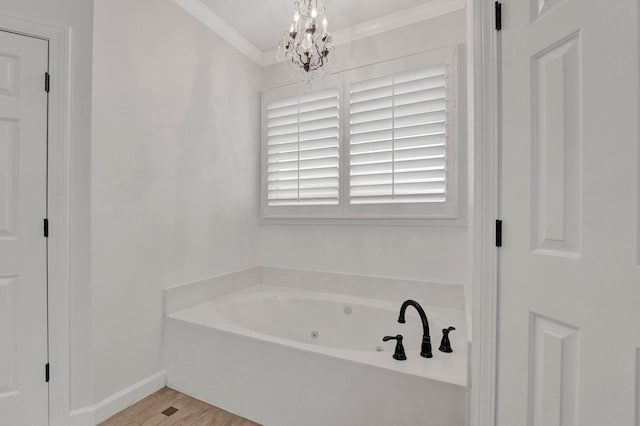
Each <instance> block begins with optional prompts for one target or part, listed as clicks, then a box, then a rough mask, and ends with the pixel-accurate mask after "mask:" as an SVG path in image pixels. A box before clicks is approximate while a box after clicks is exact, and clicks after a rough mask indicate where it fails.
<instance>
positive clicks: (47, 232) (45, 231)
mask: <svg viewBox="0 0 640 426" xmlns="http://www.w3.org/2000/svg"><path fill="white" fill-rule="evenodd" d="M43 228H44V229H43V231H44V232H43V234H44V236H45V238H47V237H49V219H46V218H45V219H44V222H43Z"/></svg>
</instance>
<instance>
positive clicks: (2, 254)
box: [0, 31, 49, 426]
mask: <svg viewBox="0 0 640 426" xmlns="http://www.w3.org/2000/svg"><path fill="white" fill-rule="evenodd" d="M47 66H48V42H47V41H44V40H40V39H36V38H32V37H26V36H21V35H17V34H12V33H8V32H4V31H0V426H23V425H25V426H26V425H29V426H43V425H47V424H48V422H49V420H48V396H49V395H48V384H47V383H46V382H45V364H46V363H47V263H46V262H47V246H46V238H44V236H43V219H44V218H45V217H46V208H47V204H46V200H47V93H46V92H45V90H44V75H45V72H46V71H47Z"/></svg>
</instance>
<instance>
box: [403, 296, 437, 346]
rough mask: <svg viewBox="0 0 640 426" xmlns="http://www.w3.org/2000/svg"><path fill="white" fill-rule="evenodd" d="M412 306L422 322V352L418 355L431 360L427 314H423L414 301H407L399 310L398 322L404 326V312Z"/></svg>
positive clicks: (420, 307)
mask: <svg viewBox="0 0 640 426" xmlns="http://www.w3.org/2000/svg"><path fill="white" fill-rule="evenodd" d="M409 306H413V307H414V308H416V311H418V315H420V319H421V320H422V350H421V351H420V355H421V356H423V357H425V358H432V357H433V354H432V353H431V336H430V334H429V320H428V319H427V314H425V313H424V309H422V306H420V304H419V303H418V302H416V301H415V300H407V301H405V302H404V303H403V304H402V307H401V308H400V316H399V317H398V322H399V323H400V324H404V323H405V322H406V321H405V319H404V312H405V311H406V310H407V307H409Z"/></svg>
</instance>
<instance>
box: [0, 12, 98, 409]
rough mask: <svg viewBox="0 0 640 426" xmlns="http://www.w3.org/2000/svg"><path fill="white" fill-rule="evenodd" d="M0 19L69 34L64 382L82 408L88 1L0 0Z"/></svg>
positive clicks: (87, 349) (85, 384)
mask: <svg viewBox="0 0 640 426" xmlns="http://www.w3.org/2000/svg"><path fill="white" fill-rule="evenodd" d="M0 15H6V16H10V17H13V18H19V19H24V20H28V21H32V22H37V23H43V24H49V25H53V26H57V27H63V28H70V29H71V46H70V47H71V49H70V55H71V57H70V69H71V74H72V78H71V87H70V93H71V98H70V103H71V110H70V116H69V118H70V128H69V131H70V135H69V137H70V152H69V164H70V170H69V178H70V188H69V202H70V205H69V208H70V223H71V224H72V226H71V229H70V235H69V237H70V241H69V244H70V249H69V250H70V252H69V258H70V270H69V275H70V281H69V292H70V312H69V315H70V324H69V326H70V327H69V328H70V341H69V344H70V360H69V362H70V365H69V367H70V377H69V378H70V385H71V388H70V397H71V407H70V408H76V407H83V406H85V405H87V404H88V403H90V402H91V400H92V396H91V391H92V385H91V346H90V344H91V334H90V333H91V285H90V261H91V252H90V248H91V245H90V218H91V217H90V190H91V188H90V181H91V179H90V178H91V170H90V166H91V162H90V158H91V51H92V35H93V1H92V0H56V1H52V0H2V1H1V2H0ZM52 78H56V76H52ZM52 226H55V224H52Z"/></svg>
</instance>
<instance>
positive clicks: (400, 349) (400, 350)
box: [382, 334, 407, 361]
mask: <svg viewBox="0 0 640 426" xmlns="http://www.w3.org/2000/svg"><path fill="white" fill-rule="evenodd" d="M389 340H396V351H395V353H394V354H393V358H394V359H397V360H398V361H404V360H406V359H407V355H405V353H404V346H403V345H402V334H398V335H396V336H384V337H383V338H382V341H383V342H387V341H389Z"/></svg>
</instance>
